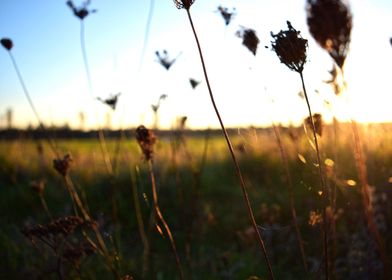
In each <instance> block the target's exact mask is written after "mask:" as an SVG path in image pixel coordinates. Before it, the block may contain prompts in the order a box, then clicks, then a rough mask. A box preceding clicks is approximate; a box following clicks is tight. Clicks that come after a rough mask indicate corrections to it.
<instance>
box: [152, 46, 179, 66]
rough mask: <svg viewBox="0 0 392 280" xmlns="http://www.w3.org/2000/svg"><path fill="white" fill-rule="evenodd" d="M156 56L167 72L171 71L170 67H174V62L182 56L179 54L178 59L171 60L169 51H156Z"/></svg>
mask: <svg viewBox="0 0 392 280" xmlns="http://www.w3.org/2000/svg"><path fill="white" fill-rule="evenodd" d="M155 55H156V56H157V58H158V62H159V64H161V65H162V66H163V67H165V69H166V70H169V69H170V67H172V65H173V64H174V62H176V60H177V58H178V57H179V56H180V54H178V55H177V57H175V58H170V56H169V53H168V51H167V50H163V51H162V52H160V51H156V52H155Z"/></svg>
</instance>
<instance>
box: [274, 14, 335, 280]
mask: <svg viewBox="0 0 392 280" xmlns="http://www.w3.org/2000/svg"><path fill="white" fill-rule="evenodd" d="M287 27H288V29H287V30H285V31H283V30H281V31H280V32H279V33H278V34H273V33H272V32H271V36H272V38H273V41H272V42H271V45H272V49H273V50H274V51H275V53H276V55H277V56H278V58H279V59H280V62H281V63H283V64H285V65H286V66H287V67H288V68H289V69H290V70H293V71H295V72H297V73H299V75H300V78H301V82H302V89H303V93H304V96H305V100H306V104H307V107H308V112H309V117H310V120H311V124H312V131H313V139H314V144H315V148H316V154H317V166H318V170H319V177H320V184H321V191H322V198H323V206H322V207H323V245H324V266H325V267H324V268H325V278H326V279H329V278H328V277H329V271H328V236H327V233H328V225H327V220H326V207H327V204H328V199H327V198H328V196H327V188H326V183H325V180H324V175H323V170H322V162H321V158H320V150H319V145H318V140H317V135H316V126H315V124H314V121H313V118H312V116H313V114H312V110H311V107H310V103H309V99H308V94H307V92H306V87H305V81H304V77H303V69H304V65H305V63H306V58H307V53H306V52H307V47H308V41H307V40H306V39H304V38H302V36H301V35H300V31H297V30H296V29H295V28H294V27H293V26H292V25H291V23H290V22H289V21H287Z"/></svg>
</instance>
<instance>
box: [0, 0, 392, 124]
mask: <svg viewBox="0 0 392 280" xmlns="http://www.w3.org/2000/svg"><path fill="white" fill-rule="evenodd" d="M74 2H75V4H76V5H77V6H79V5H80V3H81V1H74ZM219 5H222V6H225V7H228V8H232V7H236V11H237V15H236V17H235V18H234V20H233V22H232V23H231V24H230V25H229V26H228V27H225V25H224V22H223V19H222V18H221V17H220V15H219V13H217V12H216V10H217V7H218V6H219ZM149 7H150V1H146V0H144V1H143V0H129V1H125V0H119V1H104V0H92V1H91V5H90V8H91V9H97V13H94V14H91V15H89V16H88V17H87V18H86V19H85V31H86V33H85V39H86V48H87V55H88V60H89V68H90V72H91V78H92V85H93V95H94V96H96V97H98V96H100V97H102V98H105V97H107V96H109V94H115V93H117V92H121V93H122V95H121V96H120V101H119V105H118V108H117V110H116V111H115V112H111V111H110V110H109V108H108V107H106V106H104V105H103V104H101V103H99V102H98V101H96V100H95V99H93V98H92V96H91V95H90V93H89V90H88V83H87V80H86V74H85V69H84V64H83V58H82V54H81V49H80V22H79V20H78V19H77V18H76V17H74V16H73V14H72V13H71V11H70V9H69V8H68V7H67V6H66V4H65V1H44V0H34V1H32V0H19V1H15V0H0V37H9V38H11V39H12V40H13V41H14V45H15V46H14V48H13V50H12V51H13V55H14V57H15V59H16V60H17V63H18V65H19V68H20V71H21V72H22V75H23V77H24V80H25V83H26V85H27V87H28V89H29V92H30V94H31V96H32V98H33V101H34V103H35V105H36V107H37V109H38V111H39V113H40V115H41V116H42V119H43V120H44V122H45V123H46V124H50V123H54V124H57V125H61V124H64V123H68V124H70V125H72V126H73V127H79V119H78V114H79V112H84V113H85V115H86V126H87V127H94V126H96V125H97V123H98V124H99V126H102V125H104V123H105V122H106V115H108V114H109V115H110V117H111V120H112V126H113V127H119V126H121V127H125V126H135V125H138V124H140V123H143V124H145V125H151V124H152V122H153V114H152V110H151V104H153V103H155V102H156V101H157V100H158V98H159V96H160V95H161V94H167V95H168V98H167V99H166V100H165V101H163V102H162V106H161V109H160V115H161V120H160V123H161V125H162V127H166V128H169V127H171V126H172V125H173V123H174V122H175V119H176V117H179V116H183V115H186V116H188V119H189V124H190V125H191V126H193V127H205V126H211V127H215V126H218V122H217V120H216V117H215V115H214V112H213V110H212V106H211V104H210V101H209V99H208V92H207V90H206V87H205V83H204V82H203V76H202V72H201V66H200V62H199V58H198V56H197V52H196V51H197V50H196V47H195V43H194V39H193V37H192V34H191V30H190V27H189V23H188V20H187V17H186V13H185V11H184V10H177V9H176V8H175V6H174V4H173V2H172V1H171V0H155V5H154V13H153V18H152V21H151V25H150V34H149V38H148V45H147V47H146V52H145V56H144V59H143V65H142V67H140V61H141V55H142V49H143V42H144V36H145V31H146V22H147V15H148V12H149ZM351 9H352V13H353V18H354V28H353V32H352V44H351V51H350V53H349V56H348V58H347V62H346V66H345V67H346V69H345V70H346V78H347V80H348V89H349V93H348V95H349V96H350V98H349V102H350V108H352V109H351V110H347V105H346V103H345V100H344V99H345V98H342V100H340V101H336V104H335V103H334V104H335V105H334V108H335V113H336V114H337V115H338V116H339V117H341V118H342V119H344V118H347V117H349V116H348V114H347V111H350V112H351V113H350V114H351V115H352V116H353V117H355V118H356V119H358V120H359V121H392V113H390V112H391V110H390V104H391V103H392V102H391V101H392V99H391V96H392V95H391V93H392V84H391V83H390V73H391V72H392V71H391V68H392V66H391V62H392V47H391V45H390V43H389V38H390V37H392V1H388V0H383V1H381V0H379V1H372V0H357V1H355V3H354V1H352V3H351ZM191 13H192V15H193V18H194V22H195V25H196V29H197V30H198V33H199V35H200V40H201V44H202V47H203V49H204V52H205V58H206V62H207V66H208V68H209V74H210V78H211V84H212V88H213V91H214V93H215V95H216V99H217V102H218V107H219V108H220V110H221V111H222V115H223V119H224V121H225V122H226V123H227V124H228V125H229V126H239V125H240V126H247V125H268V124H269V123H270V121H271V119H273V120H274V121H279V122H284V123H288V122H290V121H292V122H295V123H298V122H300V121H301V120H302V119H303V118H304V117H305V116H306V114H307V111H306V107H305V104H304V102H303V100H301V99H300V98H299V97H298V95H297V93H298V92H299V90H300V81H299V77H298V75H297V74H296V73H294V72H290V71H289V70H288V69H287V68H286V67H285V66H284V65H281V64H280V63H279V61H278V59H277V57H276V55H275V54H274V53H273V52H272V51H271V50H270V49H265V48H264V45H268V46H269V45H270V41H271V38H270V31H273V32H275V33H276V32H278V31H279V30H281V29H285V28H286V20H290V21H291V22H292V24H293V25H294V27H295V28H296V29H298V30H301V34H302V36H303V37H304V38H306V39H308V40H309V51H308V63H307V65H306V66H305V72H304V75H305V79H306V82H307V87H308V91H309V94H310V95H311V103H312V106H313V107H314V111H315V112H321V113H323V114H324V115H325V116H326V118H328V114H329V112H328V111H326V109H325V108H324V107H323V99H325V98H327V99H328V98H331V99H333V97H331V93H330V92H329V89H328V88H326V87H325V86H324V85H323V82H322V81H323V80H326V79H328V70H330V69H331V66H332V61H331V59H330V58H329V56H328V55H327V54H326V53H325V52H324V51H323V50H321V49H320V48H319V47H318V45H317V44H316V43H315V42H314V40H313V39H312V38H311V36H310V35H309V33H308V30H307V25H306V17H305V1H303V0H265V1H254V0H237V1H235V0H230V1H229V0H226V1H224V0H221V1H215V0H208V1H207V0H196V1H195V3H194V5H193V6H192V8H191ZM239 26H245V27H248V28H253V29H255V30H256V32H257V35H258V36H259V38H260V41H261V43H260V46H259V49H258V52H257V55H256V56H253V55H252V54H251V53H250V52H249V51H248V50H247V49H246V48H244V47H243V46H242V45H241V40H240V39H239V38H237V37H236V36H235V35H234V34H235V32H236V31H237V30H238V29H239ZM163 49H167V50H168V52H169V54H171V56H173V57H174V56H176V55H178V54H180V55H179V57H178V60H177V61H176V63H175V64H174V65H173V66H172V68H171V69H170V70H169V71H166V70H165V69H164V68H163V67H162V66H161V65H159V64H158V63H157V62H156V57H155V51H156V50H163ZM190 77H192V78H195V79H197V80H200V81H202V83H201V84H200V86H199V87H197V88H196V89H195V90H193V89H192V88H191V87H190V85H189V82H188V79H189V78H190ZM316 90H317V91H319V92H320V94H319V95H317V94H315V91H316ZM272 100H273V102H272ZM7 108H12V109H13V111H14V119H15V124H16V125H18V126H22V127H24V126H26V125H27V124H29V123H31V124H33V125H36V123H37V122H36V120H35V119H34V115H33V113H32V111H31V109H30V107H29V106H28V103H27V100H26V98H25V96H24V94H23V91H22V87H21V85H20V83H19V81H18V79H17V76H16V73H15V71H14V69H13V67H12V63H11V60H10V58H9V56H8V54H7V52H6V51H5V50H4V49H2V50H0V115H3V114H4V113H5V111H6V110H7ZM4 123H5V121H4V118H2V119H1V122H0V124H1V125H4Z"/></svg>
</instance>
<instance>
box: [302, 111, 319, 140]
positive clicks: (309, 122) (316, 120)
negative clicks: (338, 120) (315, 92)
mask: <svg viewBox="0 0 392 280" xmlns="http://www.w3.org/2000/svg"><path fill="white" fill-rule="evenodd" d="M305 123H306V125H307V126H308V127H309V128H310V129H312V130H313V126H312V120H311V119H310V117H307V118H306V119H305ZM313 123H314V128H315V129H316V131H315V132H316V133H317V134H318V135H319V136H322V133H323V116H322V115H321V114H318V113H316V114H313Z"/></svg>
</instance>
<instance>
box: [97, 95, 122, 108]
mask: <svg viewBox="0 0 392 280" xmlns="http://www.w3.org/2000/svg"><path fill="white" fill-rule="evenodd" d="M120 95H121V92H119V93H117V94H115V95H110V96H109V97H108V98H106V99H102V98H100V97H97V100H99V101H101V102H102V103H104V104H106V105H108V106H109V107H110V108H112V109H113V110H116V106H117V102H118V97H119V96H120Z"/></svg>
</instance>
